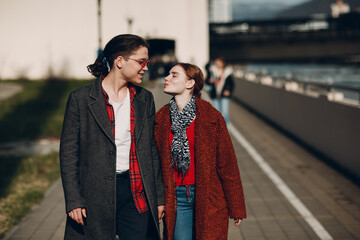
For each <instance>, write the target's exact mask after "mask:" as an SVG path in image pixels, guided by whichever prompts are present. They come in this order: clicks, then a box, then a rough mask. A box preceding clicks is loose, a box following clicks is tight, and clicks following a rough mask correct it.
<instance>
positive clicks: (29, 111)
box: [0, 80, 92, 143]
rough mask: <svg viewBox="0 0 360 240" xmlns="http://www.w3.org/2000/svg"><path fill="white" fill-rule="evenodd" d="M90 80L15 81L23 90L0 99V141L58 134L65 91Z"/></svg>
mask: <svg viewBox="0 0 360 240" xmlns="http://www.w3.org/2000/svg"><path fill="white" fill-rule="evenodd" d="M91 81H92V80H86V81H79V80H63V81H62V80H46V81H26V80H21V81H16V83H19V84H21V85H22V86H23V91H21V92H20V93H18V94H16V95H15V96H13V97H11V98H10V99H7V100H5V101H2V102H1V103H0V136H1V138H0V143H5V142H11V141H18V140H27V139H36V138H42V137H59V136H60V134H61V128H62V121H63V116H64V113H65V106H66V102H67V98H68V96H69V93H70V92H71V91H72V90H74V89H76V88H78V87H80V86H83V85H85V84H88V83H90V82H91ZM12 82H14V81H12Z"/></svg>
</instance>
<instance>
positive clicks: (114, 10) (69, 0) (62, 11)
mask: <svg viewBox="0 0 360 240" xmlns="http://www.w3.org/2000/svg"><path fill="white" fill-rule="evenodd" d="M127 18H132V19H133V24H132V28H131V29H132V33H133V34H138V35H141V36H143V37H145V38H165V39H173V40H175V47H176V51H175V53H176V56H177V58H178V60H179V61H184V62H192V63H195V64H197V65H199V66H200V67H202V68H203V66H204V65H205V63H206V62H207V61H208V57H209V50H208V49H209V36H208V13H207V0H196V1H193V0H151V1H149V0H137V1H129V0H102V37H103V46H104V45H105V44H106V43H107V42H108V41H109V40H110V39H111V38H112V37H113V36H115V35H118V34H122V33H128V24H127ZM0 33H1V38H0V78H2V79H8V78H17V77H19V76H21V75H23V76H25V77H28V78H31V79H36V78H43V77H45V76H46V75H47V74H48V72H49V67H50V66H52V68H53V71H54V73H55V75H62V76H67V77H75V78H88V77H91V76H90V74H89V73H88V72H87V70H86V66H87V65H88V64H90V63H92V62H93V61H94V60H95V58H96V54H97V48H98V37H97V36H98V25H97V0H31V1H29V0H1V1H0Z"/></svg>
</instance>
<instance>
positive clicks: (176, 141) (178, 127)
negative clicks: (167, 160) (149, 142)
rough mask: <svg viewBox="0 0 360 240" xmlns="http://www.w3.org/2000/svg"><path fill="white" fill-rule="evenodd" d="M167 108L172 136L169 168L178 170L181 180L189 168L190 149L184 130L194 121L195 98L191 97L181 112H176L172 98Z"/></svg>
mask: <svg viewBox="0 0 360 240" xmlns="http://www.w3.org/2000/svg"><path fill="white" fill-rule="evenodd" d="M169 107H170V117H171V132H172V133H173V134H174V138H173V140H172V144H171V166H172V167H173V168H176V169H178V170H179V172H180V173H181V175H182V178H184V177H185V174H186V172H187V171H188V170H189V167H190V149H189V141H188V139H187V136H186V129H187V128H188V127H189V126H190V124H191V123H192V121H194V119H195V113H196V105H195V96H192V97H191V99H190V101H189V103H188V104H187V105H186V106H185V107H184V109H183V110H182V111H181V112H179V111H178V110H177V107H176V103H175V99H174V98H172V99H171V100H170V103H169Z"/></svg>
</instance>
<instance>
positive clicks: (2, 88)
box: [0, 82, 23, 102]
mask: <svg viewBox="0 0 360 240" xmlns="http://www.w3.org/2000/svg"><path fill="white" fill-rule="evenodd" d="M22 89H23V87H22V86H21V85H19V84H17V83H9V82H6V83H5V82H0V102H1V101H3V100H5V99H7V98H9V97H11V96H13V95H15V94H16V93H18V92H20V91H21V90H22Z"/></svg>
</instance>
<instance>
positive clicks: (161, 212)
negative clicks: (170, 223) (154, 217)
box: [158, 205, 165, 223]
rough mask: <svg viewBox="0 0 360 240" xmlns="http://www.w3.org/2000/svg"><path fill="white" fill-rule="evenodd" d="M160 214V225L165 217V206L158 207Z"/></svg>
mask: <svg viewBox="0 0 360 240" xmlns="http://www.w3.org/2000/svg"><path fill="white" fill-rule="evenodd" d="M158 214H159V223H160V222H161V219H162V218H163V217H164V215H165V206H164V205H160V206H158Z"/></svg>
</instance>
